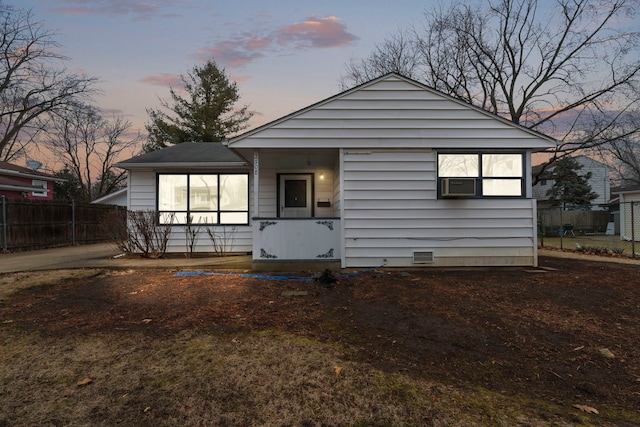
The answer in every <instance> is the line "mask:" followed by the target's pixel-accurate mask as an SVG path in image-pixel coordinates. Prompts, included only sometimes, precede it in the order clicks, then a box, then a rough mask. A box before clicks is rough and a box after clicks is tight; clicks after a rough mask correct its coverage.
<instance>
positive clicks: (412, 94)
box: [224, 73, 556, 148]
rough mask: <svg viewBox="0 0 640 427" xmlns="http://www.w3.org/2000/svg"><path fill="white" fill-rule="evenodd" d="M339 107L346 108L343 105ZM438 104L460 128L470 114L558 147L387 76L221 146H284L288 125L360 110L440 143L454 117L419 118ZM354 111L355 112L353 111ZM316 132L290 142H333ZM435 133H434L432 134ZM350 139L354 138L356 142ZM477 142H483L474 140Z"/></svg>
mask: <svg viewBox="0 0 640 427" xmlns="http://www.w3.org/2000/svg"><path fill="white" fill-rule="evenodd" d="M399 83H404V85H403V86H402V87H401V86H399V85H398V84H399ZM385 84H387V85H391V84H395V87H396V88H401V92H402V93H403V94H404V95H406V97H398V98H393V97H390V98H387V99H384V98H383V97H384V96H385V95H384V94H385V92H386V93H387V94H388V93H391V92H393V90H394V89H392V88H391V89H390V88H389V87H385V86H384V85H385ZM372 91H377V93H379V94H382V97H381V98H378V99H372V98H371V97H369V95H370V94H371V93H373V92H372ZM397 93H400V92H397ZM343 101H344V102H346V103H347V104H349V105H347V104H344V103H341V102H343ZM354 101H355V102H354ZM381 101H382V102H381ZM438 101H440V102H438ZM443 101H444V102H443ZM367 102H369V105H371V107H369V106H367ZM376 102H377V104H376ZM420 103H422V104H420ZM334 104H336V105H337V104H339V106H335V105H334ZM427 104H429V106H428V107H425V105H427ZM436 104H446V105H444V110H442V111H445V110H448V111H454V110H456V112H455V113H454V114H457V117H460V122H459V123H462V122H463V121H464V118H462V117H465V118H469V116H470V114H472V115H474V117H473V118H471V120H472V121H475V122H478V121H479V120H478V119H479V118H484V119H485V122H486V119H489V118H490V119H491V120H492V121H494V123H495V122H499V123H500V126H502V128H503V129H508V128H511V129H517V131H518V132H523V133H525V134H528V137H527V138H529V139H530V141H532V140H534V139H535V140H536V141H537V142H536V143H534V145H535V147H536V148H550V147H553V146H554V145H555V144H556V141H555V140H554V139H553V138H551V137H549V136H547V135H544V134H541V133H539V132H536V131H534V130H531V129H529V128H526V127H524V126H522V125H519V124H516V123H513V122H511V121H509V120H507V119H505V118H503V117H500V116H498V115H496V114H493V113H490V112H488V111H486V110H483V109H482V108H479V107H476V106H474V105H472V104H469V103H467V102H464V101H462V100H459V99H457V98H454V97H452V96H450V95H447V94H445V93H443V92H440V91H438V90H435V89H432V88H430V87H428V86H426V85H424V84H422V83H420V82H417V81H415V80H412V79H410V78H407V77H404V76H402V75H400V74H397V73H389V74H386V75H383V76H381V77H378V78H376V79H373V80H371V81H369V82H366V83H363V84H361V85H358V86H356V87H353V88H351V89H348V90H346V91H344V92H341V93H339V94H337V95H334V96H332V97H329V98H327V99H324V100H322V101H319V102H317V103H315V104H312V105H310V106H308V107H305V108H303V109H300V110H298V111H295V112H293V113H291V114H288V115H286V116H283V117H281V118H279V119H276V120H274V121H272V122H270V123H266V124H264V125H262V126H259V127H257V128H255V129H252V130H249V131H247V132H245V133H243V134H240V135H237V136H235V137H233V138H230V139H229V140H228V141H225V142H224V144H225V145H228V146H230V147H232V148H244V147H248V145H247V144H243V143H240V142H241V141H244V140H246V139H250V138H251V137H253V136H259V137H261V138H263V139H271V140H272V141H277V140H278V139H279V138H280V136H281V135H283V136H284V137H285V138H283V139H282V140H284V139H286V138H289V137H290V135H291V134H292V130H293V129H294V128H295V125H292V124H289V122H295V121H296V120H301V121H306V120H310V121H316V122H319V121H320V120H319V118H320V113H322V114H323V116H322V117H323V118H324V117H329V116H331V112H332V111H333V112H335V111H338V110H342V111H353V110H360V111H361V112H362V111H367V110H369V111H375V110H377V111H375V112H376V114H377V116H378V117H379V118H381V119H382V121H385V120H386V123H389V122H391V121H392V119H395V118H398V120H396V122H397V123H401V122H405V121H406V120H404V119H405V118H409V119H410V120H412V121H413V124H415V123H419V122H420V121H421V120H422V122H423V123H430V125H429V126H431V127H429V126H426V125H422V126H415V127H413V128H411V129H410V131H412V132H413V133H414V134H415V135H417V137H415V138H414V140H415V139H421V138H423V139H424V140H426V138H425V137H431V138H432V139H435V138H438V134H441V133H442V131H443V129H448V130H451V129H456V127H455V126H450V122H451V120H452V119H454V120H455V119H456V116H454V115H450V116H446V115H444V114H441V117H438V116H436V115H435V114H433V115H431V116H429V117H425V118H424V119H423V118H421V117H420V116H419V114H421V113H424V112H438V111H439V110H438V107H435V105H436ZM352 105H353V107H351V106H352ZM416 105H419V107H418V109H416V110H414V114H413V115H412V116H406V115H404V116H403V115H402V114H398V113H399V112H400V111H410V110H411V109H412V108H415V106H416ZM387 106H391V107H393V110H392V113H391V114H390V115H389V116H387V117H381V116H380V114H379V112H380V111H382V110H384V108H385V107H387ZM314 110H318V111H314ZM442 111H441V112H442ZM465 111H466V112H473V113H469V114H466V113H465ZM330 119H331V120H333V121H334V124H332V126H335V122H336V120H340V119H341V118H340V117H338V116H336V115H334V116H331V117H330ZM368 119H369V120H370V124H371V126H372V129H374V130H381V132H379V133H380V134H383V136H382V138H383V139H387V140H388V139H390V138H393V136H391V137H390V136H389V134H392V133H393V132H398V134H399V135H400V136H399V137H398V140H401V139H402V138H405V139H408V138H412V137H411V136H407V132H405V133H404V134H402V133H401V131H402V130H403V129H405V128H402V127H401V126H402V124H399V125H391V126H388V127H386V128H384V127H383V126H384V125H380V124H379V123H378V122H377V121H376V119H375V116H373V115H372V116H371V117H368ZM327 121H328V120H327ZM439 121H440V122H442V123H447V124H449V127H448V128H446V127H445V126H447V124H442V126H441V127H440V128H436V126H437V124H438V122H439ZM345 122H346V121H345ZM306 126H307V123H305V124H304V125H302V126H301V127H302V128H304V127H306ZM311 126H313V125H311ZM311 126H310V127H309V129H312V127H311ZM318 129H320V126H319V127H317V128H316V129H312V130H316V133H315V134H313V133H312V132H309V137H308V138H304V137H297V136H296V137H295V138H294V139H297V142H296V143H295V144H299V143H300V142H301V141H304V143H305V144H309V141H311V140H315V141H316V145H320V146H321V145H322V144H323V143H325V142H326V139H330V138H332V137H333V136H328V137H326V138H323V137H322V136H320V133H321V131H318ZM327 129H328V128H327ZM434 129H435V131H432V130H434ZM330 130H331V131H335V130H336V128H335V127H334V128H331V129H330ZM484 130H486V128H482V129H481V131H484ZM429 131H432V132H431V134H429V133H428V132H429ZM439 131H440V132H439ZM385 132H386V133H385ZM328 134H329V133H328ZM487 134H488V133H487ZM330 135H334V134H330ZM502 135H503V138H504V139H507V138H509V136H508V135H507V133H505V132H504V131H503V133H502ZM520 135H521V136H522V135H523V134H522V133H520ZM354 138H358V136H356V137H354ZM478 138H481V137H478ZM490 138H491V137H490V136H488V137H486V138H485V141H483V144H484V145H485V146H486V145H487V141H488V140H489V139H490ZM321 139H322V142H318V141H319V140H321ZM362 139H366V137H363V138H362ZM451 139H452V140H453V139H455V138H454V137H451ZM458 139H459V140H460V139H462V140H463V139H464V137H458ZM282 140H281V141H282ZM261 142H262V141H261ZM283 142H284V141H283ZM344 142H345V143H347V140H344ZM234 145H235V146H234ZM257 145H258V144H257ZM257 145H256V146H257ZM259 145H262V144H259ZM284 146H286V142H285V145H283V147H284ZM300 148H304V146H300Z"/></svg>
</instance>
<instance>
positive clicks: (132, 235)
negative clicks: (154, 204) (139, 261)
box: [104, 210, 174, 258]
mask: <svg viewBox="0 0 640 427" xmlns="http://www.w3.org/2000/svg"><path fill="white" fill-rule="evenodd" d="M173 220H174V217H173V215H172V216H171V217H170V221H169V223H167V224H160V223H159V221H158V212H156V211H154V210H146V211H128V212H127V221H126V223H123V222H122V221H115V219H114V220H113V221H107V222H105V225H104V227H105V228H108V233H109V236H111V239H112V241H113V242H114V243H115V245H116V247H117V248H118V250H120V251H122V252H123V253H125V254H136V255H139V256H141V257H143V258H160V257H162V256H164V254H165V253H166V252H167V243H168V241H169V234H170V233H171V226H172V225H173ZM109 227H111V228H109Z"/></svg>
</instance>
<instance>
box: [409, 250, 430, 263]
mask: <svg viewBox="0 0 640 427" xmlns="http://www.w3.org/2000/svg"><path fill="white" fill-rule="evenodd" d="M430 262H433V252H432V251H421V252H414V253H413V263H414V264H427V263H430Z"/></svg>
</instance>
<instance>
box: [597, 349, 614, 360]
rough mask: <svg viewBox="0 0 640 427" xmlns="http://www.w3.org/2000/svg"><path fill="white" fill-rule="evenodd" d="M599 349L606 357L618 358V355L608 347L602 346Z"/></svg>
mask: <svg viewBox="0 0 640 427" xmlns="http://www.w3.org/2000/svg"><path fill="white" fill-rule="evenodd" d="M599 351H600V354H601V355H603V356H604V357H606V358H607V359H615V358H616V356H615V355H614V354H613V353H612V352H611V350H609V349H608V348H601V349H600V350H599Z"/></svg>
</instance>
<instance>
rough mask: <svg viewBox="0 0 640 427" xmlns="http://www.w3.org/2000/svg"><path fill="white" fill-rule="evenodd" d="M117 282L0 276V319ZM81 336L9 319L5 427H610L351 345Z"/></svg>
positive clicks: (208, 331)
mask: <svg viewBox="0 0 640 427" xmlns="http://www.w3.org/2000/svg"><path fill="white" fill-rule="evenodd" d="M111 274H112V273H108V272H103V271H99V270H69V271H53V272H42V273H20V274H12V275H4V276H0V315H2V316H5V315H4V314H2V313H5V312H7V310H8V309H9V308H10V307H11V305H12V302H13V301H14V300H16V298H18V297H19V296H24V293H25V292H30V291H33V290H34V289H37V288H38V287H43V286H47V287H52V286H53V287H55V286H56V285H57V284H61V283H67V284H68V283H70V282H72V283H75V282H78V283H80V284H79V285H78V286H81V284H82V283H88V282H82V280H91V279H92V278H93V279H95V278H96V277H102V276H99V275H103V276H109V275H111ZM34 304H35V300H34ZM35 307H36V306H35V305H34V306H32V307H31V308H34V309H35ZM3 309H6V310H4V311H3ZM29 309H30V306H29V304H27V305H26V306H25V308H24V310H29ZM106 310H112V311H113V310H114V309H109V308H107V309H106ZM32 315H34V314H33V313H32ZM56 315H57V316H61V317H64V316H73V315H74V314H73V313H72V312H70V311H65V310H61V311H59V312H57V313H56ZM96 315H97V316H99V315H101V314H98V313H97V312H96ZM36 317H37V316H36ZM48 319H49V318H48ZM54 320H55V319H54ZM67 320H68V319H67ZM71 320H72V319H71ZM140 320H141V322H143V323H147V324H148V326H149V327H151V328H153V326H154V323H153V322H154V321H155V320H154V319H140ZM47 322H51V320H50V319H49V320H47ZM82 327H83V326H82V324H78V325H77V328H78V329H77V331H74V330H65V331H63V332H60V333H46V332H43V331H42V330H39V329H38V328H36V327H34V328H29V327H24V325H22V324H19V322H18V321H16V320H14V319H13V318H12V317H10V316H5V317H4V318H2V317H0V360H1V361H2V363H1V365H0V426H115V425H127V426H133V425H135V426H338V425H345V426H347V425H348V426H474V425H477V426H485V425H496V426H570V425H606V423H604V424H600V421H598V418H594V417H593V414H589V413H588V410H587V412H585V411H581V410H579V409H576V408H567V407H562V406H561V404H559V403H556V402H553V401H552V400H548V399H542V398H540V399H538V398H536V397H531V396H524V395H521V394H517V393H516V394H513V393H509V392H502V393H501V392H499V391H496V390H489V389H487V388H484V387H482V386H480V385H478V384H475V383H473V382H469V383H466V384H465V383H459V382H455V381H453V382H443V381H435V380H432V379H431V380H430V379H428V378H427V377H426V376H422V375H417V374H416V372H411V371H403V370H402V369H400V370H397V371H393V370H386V369H382V368H380V367H376V366H373V365H372V364H371V363H368V362H367V360H364V358H363V357H353V355H354V349H353V348H349V347H348V346H346V344H345V340H344V339H342V340H336V341H333V342H332V341H327V340H322V341H320V340H315V339H312V338H309V337H307V336H303V335H302V334H295V333H291V332H289V331H281V330H277V329H272V328H266V329H261V330H259V329H255V328H247V327H242V326H240V327H234V328H229V327H219V328H214V327H208V328H204V327H201V326H197V325H193V326H191V327H183V328H181V329H180V330H171V331H167V330H158V329H135V328H132V329H128V328H124V327H118V326H117V325H114V327H113V328H111V329H106V330H96V331H90V332H87V331H86V330H84V329H82ZM327 327H328V326H327ZM150 331H152V332H150ZM340 333H341V334H342V333H344V332H343V331H342V332H340ZM343 338H344V337H343ZM358 339H359V338H356V337H353V340H351V342H352V344H351V345H357V342H358ZM639 381H640V379H639ZM576 403H579V402H576ZM624 417H626V419H629V414H626V415H624ZM636 421H638V422H640V417H639V418H637V419H636ZM625 425H626V426H633V425H634V424H633V422H632V421H629V422H628V424H625Z"/></svg>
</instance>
